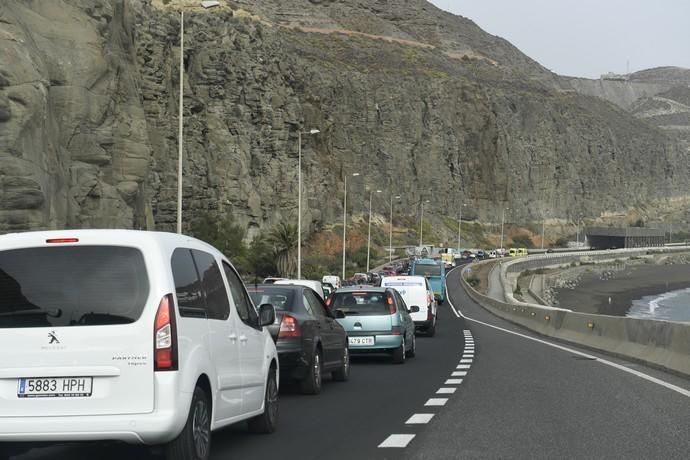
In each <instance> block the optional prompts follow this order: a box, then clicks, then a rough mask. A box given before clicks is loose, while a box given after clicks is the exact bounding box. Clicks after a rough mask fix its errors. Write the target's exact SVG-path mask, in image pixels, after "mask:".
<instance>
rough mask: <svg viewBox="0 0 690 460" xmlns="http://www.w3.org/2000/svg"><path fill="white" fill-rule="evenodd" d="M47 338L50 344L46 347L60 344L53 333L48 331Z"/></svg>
mask: <svg viewBox="0 0 690 460" xmlns="http://www.w3.org/2000/svg"><path fill="white" fill-rule="evenodd" d="M48 338H49V339H50V342H48V345H52V344H54V343H60V341H59V340H58V338H57V337H56V336H55V331H50V332H49V333H48Z"/></svg>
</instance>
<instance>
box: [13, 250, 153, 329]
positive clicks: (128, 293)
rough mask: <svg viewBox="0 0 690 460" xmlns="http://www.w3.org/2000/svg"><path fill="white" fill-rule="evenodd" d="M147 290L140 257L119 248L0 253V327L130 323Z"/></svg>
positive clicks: (144, 298) (144, 300) (143, 300)
mask: <svg viewBox="0 0 690 460" xmlns="http://www.w3.org/2000/svg"><path fill="white" fill-rule="evenodd" d="M148 294H149V281H148V276H147V273H146V266H145V263H144V257H143V255H142V253H141V252H140V251H139V250H138V249H134V248H128V247H119V246H63V247H41V248H25V249H13V250H9V251H0V328H22V327H64V326H100V325H110V324H127V323H133V322H135V321H136V320H138V319H139V317H140V316H141V313H142V312H143V310H144V306H145V305H146V299H147V297H148Z"/></svg>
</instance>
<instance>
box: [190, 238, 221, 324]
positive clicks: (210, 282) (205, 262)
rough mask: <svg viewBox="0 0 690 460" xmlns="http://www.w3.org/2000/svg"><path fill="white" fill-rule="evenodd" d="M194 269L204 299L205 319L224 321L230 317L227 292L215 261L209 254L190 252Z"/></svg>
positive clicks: (194, 250)
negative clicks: (199, 280)
mask: <svg viewBox="0 0 690 460" xmlns="http://www.w3.org/2000/svg"><path fill="white" fill-rule="evenodd" d="M192 255H193V256H194V262H196V268H197V270H198V272H199V275H200V277H201V287H202V290H203V292H204V295H205V297H206V317H207V318H208V319H217V320H222V321H224V320H226V319H228V316H230V302H229V301H228V291H227V290H226V289H225V284H224V283H223V277H222V275H221V274H220V268H218V263H217V262H216V259H215V258H214V257H213V256H212V255H211V254H209V253H207V252H203V251H197V250H196V249H193V250H192Z"/></svg>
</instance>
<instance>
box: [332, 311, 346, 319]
mask: <svg viewBox="0 0 690 460" xmlns="http://www.w3.org/2000/svg"><path fill="white" fill-rule="evenodd" d="M334 313H335V319H343V318H345V312H344V311H342V310H341V309H340V308H336V310H335V312H334Z"/></svg>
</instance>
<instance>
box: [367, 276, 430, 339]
mask: <svg viewBox="0 0 690 460" xmlns="http://www.w3.org/2000/svg"><path fill="white" fill-rule="evenodd" d="M381 287H392V288H394V289H395V290H396V291H398V293H399V294H400V295H401V296H402V298H403V300H404V301H405V304H406V305H407V307H408V308H409V307H412V306H417V307H419V311H418V312H416V313H410V316H411V317H412V320H413V321H414V324H415V329H417V330H421V331H424V332H426V334H427V335H428V336H429V337H433V336H434V334H435V333H436V308H437V303H436V299H435V298H434V291H433V290H432V289H431V285H430V284H429V280H428V279H426V278H425V277H423V276H384V277H383V278H381Z"/></svg>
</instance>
